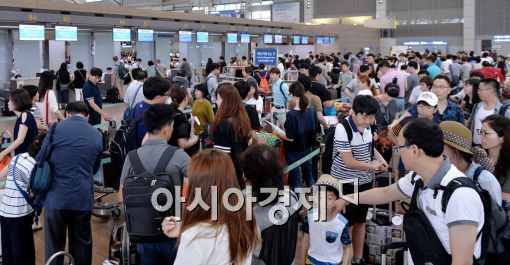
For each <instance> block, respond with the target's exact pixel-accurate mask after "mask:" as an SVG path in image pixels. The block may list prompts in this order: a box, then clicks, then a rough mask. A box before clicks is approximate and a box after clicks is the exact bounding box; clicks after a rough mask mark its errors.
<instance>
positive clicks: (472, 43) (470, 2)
mask: <svg viewBox="0 0 510 265" xmlns="http://www.w3.org/2000/svg"><path fill="white" fill-rule="evenodd" d="M463 2H464V3H463V6H464V24H463V27H464V50H465V51H468V52H469V51H474V50H475V47H476V38H475V25H476V24H475V14H476V13H475V0H463Z"/></svg>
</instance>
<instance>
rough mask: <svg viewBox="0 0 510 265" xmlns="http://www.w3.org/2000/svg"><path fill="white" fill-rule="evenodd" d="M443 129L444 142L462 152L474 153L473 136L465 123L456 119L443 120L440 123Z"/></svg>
mask: <svg viewBox="0 0 510 265" xmlns="http://www.w3.org/2000/svg"><path fill="white" fill-rule="evenodd" d="M439 127H441V130H443V142H444V143H445V144H447V145H449V146H450V147H453V148H455V149H457V150H459V151H461V152H464V153H468V154H473V152H472V151H471V143H472V142H473V136H472V134H471V131H470V130H469V129H468V128H467V127H466V126H464V124H462V123H459V122H456V121H443V122H441V124H439Z"/></svg>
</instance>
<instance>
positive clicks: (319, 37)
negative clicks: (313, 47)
mask: <svg viewBox="0 0 510 265" xmlns="http://www.w3.org/2000/svg"><path fill="white" fill-rule="evenodd" d="M316 42H317V44H323V43H324V41H323V39H322V37H321V36H317V41H316Z"/></svg>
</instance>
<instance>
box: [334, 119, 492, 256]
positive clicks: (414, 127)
mask: <svg viewBox="0 0 510 265" xmlns="http://www.w3.org/2000/svg"><path fill="white" fill-rule="evenodd" d="M397 143H398V146H397V148H398V149H399V152H400V153H401V155H402V160H403V162H404V164H405V166H406V168H407V169H409V170H411V172H409V173H408V174H407V175H406V176H405V177H403V178H401V179H400V180H399V181H398V182H397V183H395V184H392V185H391V186H387V187H384V188H375V189H371V190H369V191H365V192H361V193H359V194H350V195H347V197H350V199H351V200H354V199H355V197H357V199H358V203H359V204H366V205H379V204H386V203H389V202H392V201H399V200H405V199H409V198H411V197H412V195H413V191H414V188H415V187H414V186H415V185H420V184H421V185H420V186H419V187H420V188H419V190H418V203H417V204H418V209H419V210H421V211H422V212H423V214H424V215H425V216H426V218H427V219H428V221H429V222H430V224H431V226H432V227H433V229H434V232H435V233H436V235H437V237H438V239H439V241H440V242H441V245H442V246H443V248H444V250H445V251H446V252H447V253H448V254H450V255H451V264H472V262H473V256H474V257H475V258H479V257H480V255H481V238H482V237H481V236H480V237H477V234H478V233H479V232H480V231H481V230H482V228H483V224H484V209H483V203H482V201H481V199H480V196H479V195H478V193H477V192H476V191H475V190H474V189H471V188H461V189H459V190H461V191H458V190H457V191H455V192H453V193H452V196H451V197H450V200H449V202H448V207H447V208H446V210H445V212H443V210H442V204H441V200H442V196H443V190H441V189H437V188H436V187H437V186H438V185H441V186H447V185H448V184H449V183H450V182H451V181H452V180H453V179H456V178H463V177H466V176H465V175H464V173H462V172H461V171H460V170H458V169H457V168H456V167H455V166H454V165H452V164H451V162H450V159H449V158H448V157H447V156H443V155H442V154H443V148H444V143H443V133H442V131H441V128H440V127H439V126H438V125H437V124H436V123H434V122H432V121H431V120H428V119H427V120H426V119H415V120H413V121H411V122H410V123H409V124H408V125H406V126H405V127H404V129H403V130H402V132H401V133H400V134H399V136H398V140H397ZM422 185H423V186H422ZM336 204H337V208H338V210H341V209H343V208H345V206H346V205H347V204H348V203H347V201H345V200H343V199H339V200H337V201H336ZM412 232H416V233H419V232H420V231H418V230H416V231H412ZM420 235H421V234H420ZM407 236H408V237H409V236H411V237H416V235H409V232H408V235H407ZM427 243H432V242H427ZM412 245H413V244H410V253H411V256H412V258H413V260H417V259H418V258H427V257H428V256H430V255H427V256H426V257H423V256H421V257H419V256H418V255H417V254H416V253H419V252H420V251H419V250H418V251H417V249H414V251H413V248H412V247H413V246H412ZM413 253H414V254H413Z"/></svg>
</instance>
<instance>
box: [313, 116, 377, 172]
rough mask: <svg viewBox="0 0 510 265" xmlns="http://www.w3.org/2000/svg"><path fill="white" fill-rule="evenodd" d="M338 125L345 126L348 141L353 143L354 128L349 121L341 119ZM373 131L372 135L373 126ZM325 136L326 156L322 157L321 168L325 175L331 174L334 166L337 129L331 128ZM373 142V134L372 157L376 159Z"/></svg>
mask: <svg viewBox="0 0 510 265" xmlns="http://www.w3.org/2000/svg"><path fill="white" fill-rule="evenodd" d="M338 124H339V125H340V124H341V125H342V126H344V128H345V132H347V140H348V141H349V142H351V141H352V128H351V125H350V124H349V121H347V120H346V119H341V120H340V122H339V123H338ZM337 126H338V125H337ZM371 129H372V133H373V132H374V128H373V127H372V126H371ZM325 136H326V143H325V146H324V154H323V155H322V159H321V161H322V165H321V168H322V173H323V174H331V166H333V145H334V141H335V128H330V129H329V130H327V131H326V132H325ZM373 140H374V139H373V134H372V146H371V154H372V157H374V147H375V144H374V142H373Z"/></svg>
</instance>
